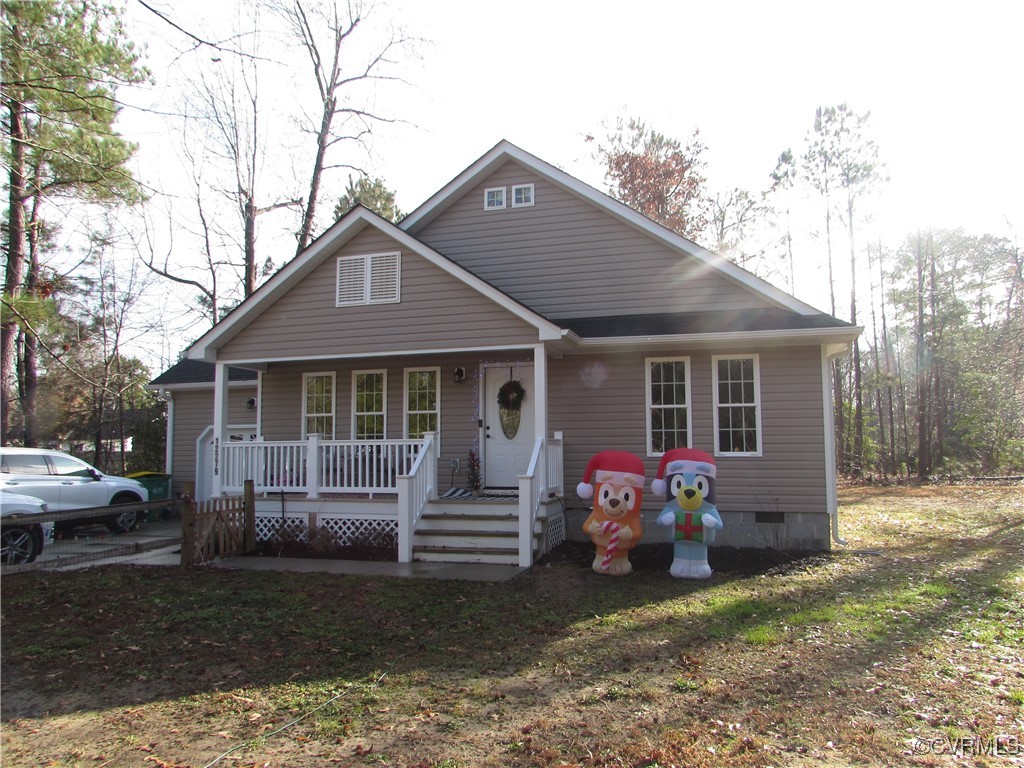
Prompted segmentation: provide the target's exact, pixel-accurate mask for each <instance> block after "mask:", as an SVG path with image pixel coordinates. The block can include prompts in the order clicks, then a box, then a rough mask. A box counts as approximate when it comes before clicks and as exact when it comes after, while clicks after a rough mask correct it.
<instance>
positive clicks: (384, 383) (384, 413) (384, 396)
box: [352, 368, 388, 440]
mask: <svg viewBox="0 0 1024 768" xmlns="http://www.w3.org/2000/svg"><path fill="white" fill-rule="evenodd" d="M367 374H380V375H381V388H382V392H381V408H382V410H381V411H360V410H358V409H357V408H356V398H357V396H358V395H359V391H358V389H357V387H356V383H357V381H358V380H359V376H360V375H367ZM376 415H380V416H381V417H383V418H382V426H381V431H382V434H381V436H380V438H367V437H357V434H358V433H357V431H356V428H357V426H358V418H359V417H360V416H376ZM387 436H388V372H387V369H386V368H376V369H373V370H363V371H352V439H353V440H370V439H380V440H385V439H387Z"/></svg>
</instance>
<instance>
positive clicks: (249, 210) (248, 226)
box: [242, 192, 256, 298]
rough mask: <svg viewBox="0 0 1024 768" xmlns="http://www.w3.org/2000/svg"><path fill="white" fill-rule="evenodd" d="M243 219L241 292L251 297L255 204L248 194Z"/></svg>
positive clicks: (252, 288)
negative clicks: (243, 250) (243, 256)
mask: <svg viewBox="0 0 1024 768" xmlns="http://www.w3.org/2000/svg"><path fill="white" fill-rule="evenodd" d="M242 210H243V218H244V219H245V235H244V238H245V240H244V245H243V247H244V249H245V282H244V285H243V290H244V291H245V297H246V298H248V297H249V296H252V294H253V292H254V291H255V290H256V204H255V203H254V202H253V199H252V193H251V192H249V193H248V195H247V197H246V198H245V203H244V205H243V208H242Z"/></svg>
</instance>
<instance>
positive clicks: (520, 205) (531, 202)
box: [512, 184, 534, 208]
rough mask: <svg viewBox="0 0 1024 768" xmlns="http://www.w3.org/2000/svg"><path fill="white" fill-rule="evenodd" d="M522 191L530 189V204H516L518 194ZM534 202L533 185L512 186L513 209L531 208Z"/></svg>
mask: <svg viewBox="0 0 1024 768" xmlns="http://www.w3.org/2000/svg"><path fill="white" fill-rule="evenodd" d="M520 189H528V190H530V201H529V202H528V203H517V202H516V192H518V191H519V190H520ZM533 200H534V189H533V184H513V185H512V207H513V208H529V207H530V206H531V205H533Z"/></svg>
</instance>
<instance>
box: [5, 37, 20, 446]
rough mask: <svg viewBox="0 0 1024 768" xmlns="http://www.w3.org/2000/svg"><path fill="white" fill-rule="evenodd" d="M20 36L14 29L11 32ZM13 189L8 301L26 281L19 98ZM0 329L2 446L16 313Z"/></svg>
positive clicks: (14, 111) (13, 115) (14, 104)
mask: <svg viewBox="0 0 1024 768" xmlns="http://www.w3.org/2000/svg"><path fill="white" fill-rule="evenodd" d="M12 34H14V35H18V30H17V28H15V29H14V30H13V32H12ZM9 112H10V126H11V128H10V131H11V136H10V155H11V167H10V171H9V174H8V175H9V183H10V188H9V190H8V195H9V196H8V219H7V227H8V232H7V249H8V250H7V270H6V273H5V275H4V294H5V296H6V297H7V298H8V300H10V299H13V298H15V297H17V296H19V295H20V294H21V293H22V288H23V283H24V279H25V144H24V142H25V123H24V106H23V105H22V104H21V103H20V102H19V101H17V100H16V99H13V98H12V99H11V103H10V108H9ZM3 318H4V319H3V325H2V327H0V445H7V444H9V442H10V439H11V435H10V413H11V405H12V402H11V395H12V394H13V393H14V390H15V386H16V382H15V356H16V354H17V343H16V342H17V337H18V322H17V320H16V319H15V318H14V316H13V313H11V312H10V311H5V312H4V313H3Z"/></svg>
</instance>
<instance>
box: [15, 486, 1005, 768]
mask: <svg viewBox="0 0 1024 768" xmlns="http://www.w3.org/2000/svg"><path fill="white" fill-rule="evenodd" d="M950 510H955V511H956V514H950ZM842 520H843V522H844V530H843V534H844V535H845V536H846V537H847V538H848V539H849V540H850V547H849V548H848V549H845V550H840V551H837V552H835V553H832V554H828V555H814V556H794V555H792V554H788V555H787V554H783V553H779V552H772V551H760V552H748V551H745V550H728V549H724V548H713V549H712V551H711V561H712V566H713V567H714V568H715V574H714V575H713V576H712V577H711V579H709V580H707V581H703V582H691V581H685V580H676V579H673V578H671V576H669V574H668V567H669V559H670V553H668V552H665V551H664V549H665V548H659V547H657V546H652V547H651V548H650V551H648V550H647V549H644V548H643V545H641V548H638V550H637V551H636V553H635V556H631V560H634V564H635V566H636V570H635V572H634V573H633V574H631V575H630V576H628V577H624V578H610V577H606V576H600V575H598V574H595V573H593V571H592V570H591V569H590V563H591V561H592V556H593V553H592V550H591V549H590V547H588V546H586V545H583V544H568V545H564V546H562V547H559V548H558V549H557V550H556V551H555V552H553V553H552V555H551V557H549V558H546V559H545V561H543V562H542V563H540V564H538V566H537V567H535V568H533V569H531V570H530V571H528V572H526V573H524V574H522V575H521V576H519V577H517V578H515V579H513V580H512V581H510V582H505V583H503V584H482V583H477V582H435V581H428V580H410V579H367V578H356V577H344V576H334V575H330V574H293V573H261V572H241V571H226V570H225V571H220V570H216V569H209V568H204V569H187V570H181V569H156V568H149V569H147V568H139V567H136V568H130V567H106V568H96V569H89V570H85V571H79V572H73V573H53V574H44V573H37V574H26V575H23V576H20V575H19V576H16V577H12V578H5V580H4V600H3V605H2V622H3V626H2V629H3V632H2V638H0V639H2V645H3V654H2V658H3V677H2V686H3V691H2V693H3V696H2V700H0V701H2V715H3V722H2V724H0V729H2V737H3V754H4V765H5V766H38V765H54V766H57V765H59V766H79V765H80V766H86V765H117V766H142V767H143V768H149V767H150V766H195V767H198V766H207V765H216V766H227V765H232V766H257V765H258V766H272V767H275V768H279V767H280V768H283V767H284V766H289V767H290V766H295V767H297V768H314V767H316V768H319V767H320V766H327V765H344V766H363V765H366V766H402V767H403V768H405V767H407V766H416V767H417V768H419V767H424V768H425V767H428V766H429V767H430V768H434V767H437V768H457V767H458V766H467V767H468V766H538V767H539V766H549V765H564V766H637V767H640V766H645V767H647V768H654V767H655V766H671V765H676V766H682V765H686V766H698V767H700V766H712V765H723V764H728V765H730V766H740V767H741V768H743V767H752V766H765V765H775V766H785V765H792V766H850V765H865V766H891V765H921V766H936V765H946V764H951V765H952V764H956V765H978V766H986V765H987V766H993V768H994V767H995V766H999V768H1003V767H1004V766H1014V765H1024V747H1022V746H1021V745H1022V739H1021V734H1022V731H1024V601H1022V598H1021V594H1022V591H1024V565H1022V562H1021V557H1020V553H1021V552H1022V551H1024V522H1022V521H1024V494H1021V493H1020V489H1019V488H1013V489H1005V488H1004V489H998V488H995V489H994V488H989V487H985V488H964V487H957V488H954V489H949V488H947V489H945V491H943V489H937V488H929V489H920V490H919V489H903V488H900V489H891V488H890V489H882V490H878V489H862V488H857V489H846V490H844V492H843V507H842ZM867 551H874V552H877V553H878V554H877V555H866V554H863V553H864V552H867Z"/></svg>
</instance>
